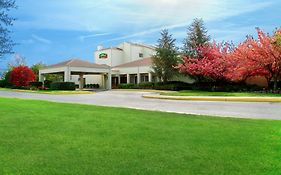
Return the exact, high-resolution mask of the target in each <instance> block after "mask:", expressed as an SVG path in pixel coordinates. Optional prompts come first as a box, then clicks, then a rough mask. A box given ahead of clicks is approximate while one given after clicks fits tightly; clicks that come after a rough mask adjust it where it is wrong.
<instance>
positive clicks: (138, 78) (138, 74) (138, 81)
mask: <svg viewBox="0 0 281 175" xmlns="http://www.w3.org/2000/svg"><path fill="white" fill-rule="evenodd" d="M140 81H141V75H140V73H137V84H139V83H140Z"/></svg>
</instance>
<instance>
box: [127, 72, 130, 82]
mask: <svg viewBox="0 0 281 175" xmlns="http://www.w3.org/2000/svg"><path fill="white" fill-rule="evenodd" d="M129 83H130V74H127V84H129Z"/></svg>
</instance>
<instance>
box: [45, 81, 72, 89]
mask: <svg viewBox="0 0 281 175" xmlns="http://www.w3.org/2000/svg"><path fill="white" fill-rule="evenodd" d="M50 89H52V90H75V89H76V86H75V83H74V82H52V83H51V85H50Z"/></svg>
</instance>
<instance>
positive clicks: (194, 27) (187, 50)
mask: <svg viewBox="0 0 281 175" xmlns="http://www.w3.org/2000/svg"><path fill="white" fill-rule="evenodd" d="M209 41H210V36H209V35H208V31H207V29H206V27H205V26H204V21H203V19H199V18H196V19H194V20H193V22H192V24H191V25H190V26H189V27H188V29H187V37H186V39H185V40H184V41H183V48H182V50H183V52H184V54H186V55H188V56H190V57H194V56H199V53H198V47H200V46H202V45H205V44H208V43H209Z"/></svg>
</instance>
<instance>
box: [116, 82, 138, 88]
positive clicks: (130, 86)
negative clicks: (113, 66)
mask: <svg viewBox="0 0 281 175" xmlns="http://www.w3.org/2000/svg"><path fill="white" fill-rule="evenodd" d="M118 88H119V89H137V88H138V86H137V84H133V83H129V84H119V85H118Z"/></svg>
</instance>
